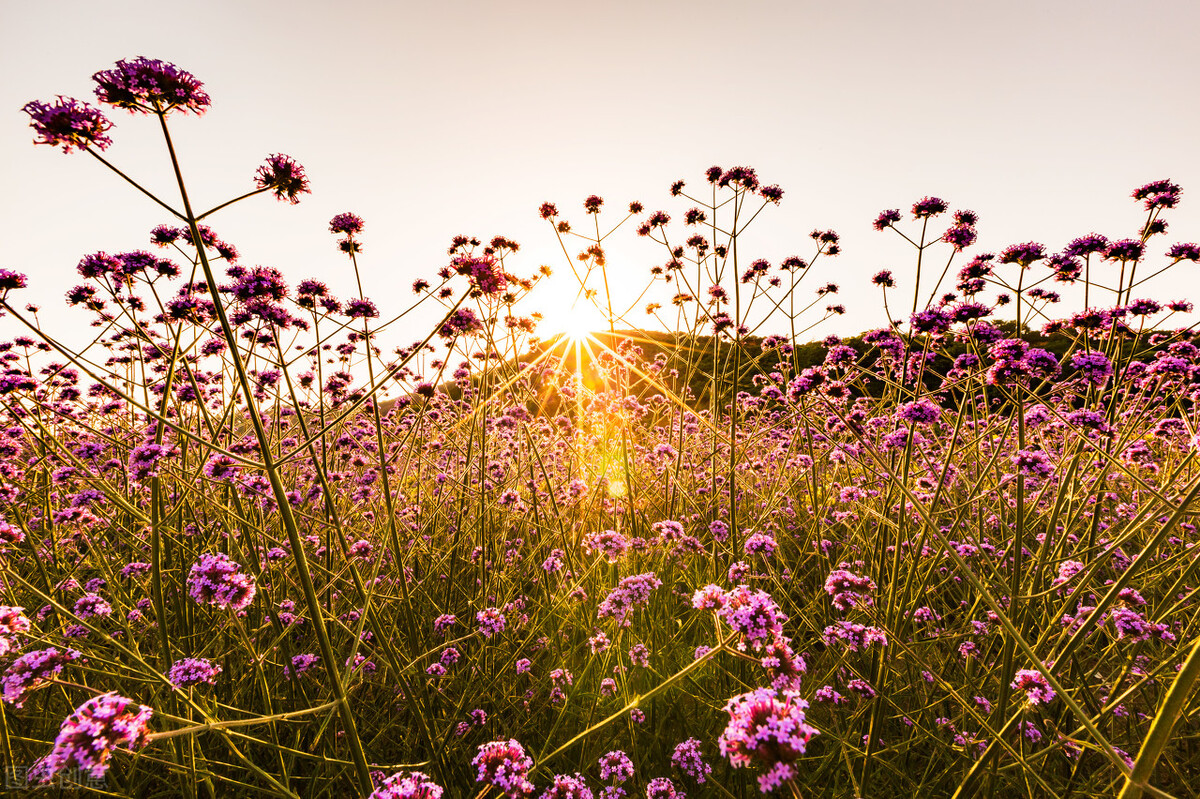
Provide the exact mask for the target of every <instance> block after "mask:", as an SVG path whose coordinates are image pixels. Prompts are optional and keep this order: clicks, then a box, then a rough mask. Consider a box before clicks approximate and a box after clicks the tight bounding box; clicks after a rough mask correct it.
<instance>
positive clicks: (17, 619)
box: [0, 605, 31, 657]
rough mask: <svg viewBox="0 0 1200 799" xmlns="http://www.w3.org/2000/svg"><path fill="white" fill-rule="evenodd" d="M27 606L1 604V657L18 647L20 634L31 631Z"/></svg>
mask: <svg viewBox="0 0 1200 799" xmlns="http://www.w3.org/2000/svg"><path fill="white" fill-rule="evenodd" d="M24 610H25V608H23V607H15V606H9V605H0V657H4V656H5V655H7V654H8V653H9V652H14V651H16V649H17V646H18V643H19V639H20V636H21V635H23V634H24V633H27V632H29V628H30V626H31V625H30V624H29V619H28V618H26V616H25V613H24Z"/></svg>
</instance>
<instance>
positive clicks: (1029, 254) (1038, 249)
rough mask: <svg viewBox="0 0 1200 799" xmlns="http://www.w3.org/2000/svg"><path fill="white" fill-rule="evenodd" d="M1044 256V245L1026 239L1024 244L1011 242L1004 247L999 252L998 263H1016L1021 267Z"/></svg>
mask: <svg viewBox="0 0 1200 799" xmlns="http://www.w3.org/2000/svg"><path fill="white" fill-rule="evenodd" d="M1045 257H1046V247H1045V245H1043V244H1038V243H1037V242H1034V241H1027V242H1025V243H1024V244H1013V245H1011V246H1009V247H1006V248H1005V250H1004V251H1003V252H1002V253H1000V263H1002V264H1018V265H1020V266H1021V268H1022V269H1023V268H1025V267H1027V266H1029V265H1030V264H1031V263H1033V262H1034V261H1040V260H1041V259H1043V258H1045Z"/></svg>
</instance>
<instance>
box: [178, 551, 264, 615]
mask: <svg viewBox="0 0 1200 799" xmlns="http://www.w3.org/2000/svg"><path fill="white" fill-rule="evenodd" d="M240 569H241V567H240V566H238V564H236V563H234V562H233V561H232V560H230V559H229V556H228V555H226V554H225V553H223V552H218V553H216V554H211V553H210V554H205V555H201V556H200V560H198V561H196V562H195V563H194V564H193V565H192V570H191V572H190V573H189V574H188V594H189V595H190V596H191V597H192V599H194V600H196V602H199V603H200V604H202V605H204V604H208V605H216V606H217V607H219V608H233V609H234V610H235V611H236V610H243V609H245V608H246V607H247V606H248V605H249V604H250V603H251V602H253V601H254V594H255V592H256V591H257V590H258V589H257V586H255V584H254V578H253V577H251V576H250V575H248V574H243V573H242V572H241V571H240Z"/></svg>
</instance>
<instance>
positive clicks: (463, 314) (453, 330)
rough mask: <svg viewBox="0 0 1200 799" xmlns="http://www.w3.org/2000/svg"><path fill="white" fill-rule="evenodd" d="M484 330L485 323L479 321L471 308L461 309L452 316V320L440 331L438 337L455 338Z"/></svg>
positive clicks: (447, 321)
mask: <svg viewBox="0 0 1200 799" xmlns="http://www.w3.org/2000/svg"><path fill="white" fill-rule="evenodd" d="M482 329H483V323H482V322H480V321H479V317H478V316H476V315H475V312H474V311H472V310H471V309H470V308H459V309H458V310H457V311H455V312H454V313H452V314H450V318H449V319H447V320H446V322H445V323H444V324H443V325H442V327H441V329H439V330H438V335H440V336H442V337H443V338H454V337H455V336H459V335H464V334H469V333H475V332H478V331H480V330H482Z"/></svg>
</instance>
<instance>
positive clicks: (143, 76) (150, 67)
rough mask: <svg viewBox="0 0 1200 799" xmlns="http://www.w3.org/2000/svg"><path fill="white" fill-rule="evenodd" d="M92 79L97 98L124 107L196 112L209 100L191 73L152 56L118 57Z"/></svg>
mask: <svg viewBox="0 0 1200 799" xmlns="http://www.w3.org/2000/svg"><path fill="white" fill-rule="evenodd" d="M92 80H93V81H95V82H96V97H97V98H99V100H100V102H102V103H107V104H108V105H112V106H116V107H117V108H124V109H126V110H128V111H134V112H136V111H141V112H143V113H153V114H166V113H168V112H169V111H172V110H175V109H178V110H180V111H182V112H183V113H185V114H187V113H192V114H196V115H197V116H199V115H201V114H203V113H204V112H205V111H206V110H208V106H209V105H210V104H211V103H212V100H211V98H209V96H208V93H207V92H205V91H204V84H202V83H201V82H200V81H199V80H197V79H196V76H195V75H193V74H191V73H190V72H186V71H184V70H182V69H180V68H179V67H177V66H175V65H174V64H168V63H167V62H166V61H159V60H158V59H154V58H145V57H139V58H135V59H133V60H128V61H127V60H121V61H118V62H117V64H116V66H115V67H113V68H112V69H106V70H101V71H100V72H97V73H96V74H95V75H93V76H92Z"/></svg>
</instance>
